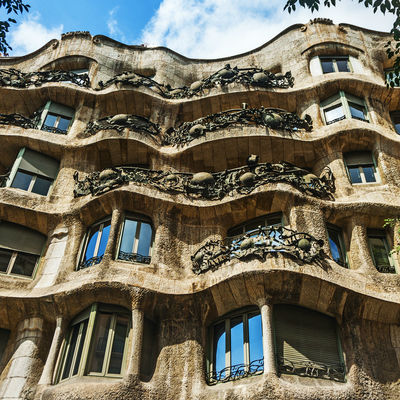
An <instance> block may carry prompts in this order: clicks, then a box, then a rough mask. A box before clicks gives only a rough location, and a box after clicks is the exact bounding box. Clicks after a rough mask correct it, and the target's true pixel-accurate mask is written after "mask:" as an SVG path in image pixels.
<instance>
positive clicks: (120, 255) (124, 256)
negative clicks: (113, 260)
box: [118, 250, 151, 264]
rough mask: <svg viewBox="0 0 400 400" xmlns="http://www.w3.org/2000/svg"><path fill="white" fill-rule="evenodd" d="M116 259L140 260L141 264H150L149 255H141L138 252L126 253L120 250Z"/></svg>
mask: <svg viewBox="0 0 400 400" xmlns="http://www.w3.org/2000/svg"><path fill="white" fill-rule="evenodd" d="M118 260H122V261H129V262H140V263H143V264H150V262H151V257H150V256H143V255H141V254H139V253H127V252H125V251H122V250H120V251H119V253H118Z"/></svg>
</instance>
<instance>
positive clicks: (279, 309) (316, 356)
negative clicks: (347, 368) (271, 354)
mask: <svg viewBox="0 0 400 400" xmlns="http://www.w3.org/2000/svg"><path fill="white" fill-rule="evenodd" d="M274 327H275V343H276V350H277V356H278V359H280V360H282V359H283V360H282V361H281V362H283V363H285V364H289V365H292V363H293V364H295V365H296V364H297V365H299V366H301V365H305V364H311V365H321V364H322V365H327V366H340V365H341V356H340V354H339V346H338V336H337V333H336V321H335V320H334V319H333V318H331V317H328V316H327V315H324V314H320V313H318V312H316V311H312V310H308V309H305V308H302V307H296V306H292V305H283V304H282V305H276V306H274Z"/></svg>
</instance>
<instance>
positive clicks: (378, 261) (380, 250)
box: [369, 237, 390, 269]
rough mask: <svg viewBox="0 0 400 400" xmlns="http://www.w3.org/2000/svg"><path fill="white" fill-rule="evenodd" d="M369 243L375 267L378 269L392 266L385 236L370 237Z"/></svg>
mask: <svg viewBox="0 0 400 400" xmlns="http://www.w3.org/2000/svg"><path fill="white" fill-rule="evenodd" d="M369 243H370V245H371V250H372V257H373V260H374V264H375V267H377V268H378V269H385V268H388V267H390V255H389V253H388V251H387V249H386V246H385V238H379V237H370V238H369Z"/></svg>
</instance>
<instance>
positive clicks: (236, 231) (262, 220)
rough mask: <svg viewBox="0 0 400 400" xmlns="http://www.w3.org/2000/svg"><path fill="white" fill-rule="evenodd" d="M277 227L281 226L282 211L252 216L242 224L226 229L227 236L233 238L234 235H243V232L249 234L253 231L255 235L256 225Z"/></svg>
mask: <svg viewBox="0 0 400 400" xmlns="http://www.w3.org/2000/svg"><path fill="white" fill-rule="evenodd" d="M259 226H261V227H271V226H275V227H279V226H282V213H280V212H278V213H272V214H267V215H263V216H262V217H258V218H254V219H252V220H250V221H246V222H245V223H243V224H240V225H237V226H235V227H233V228H231V229H229V230H228V233H227V236H228V238H231V239H234V238H235V237H236V236H243V235H244V234H246V233H247V234H249V235H250V236H251V233H252V232H253V231H254V234H255V235H256V232H257V229H258V227H259Z"/></svg>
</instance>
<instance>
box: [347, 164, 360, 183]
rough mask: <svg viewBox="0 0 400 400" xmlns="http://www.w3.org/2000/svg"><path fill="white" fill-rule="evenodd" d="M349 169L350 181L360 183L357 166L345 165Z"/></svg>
mask: <svg viewBox="0 0 400 400" xmlns="http://www.w3.org/2000/svg"><path fill="white" fill-rule="evenodd" d="M347 168H348V170H349V175H350V181H351V183H362V180H361V174H360V170H359V168H358V167H347Z"/></svg>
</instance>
